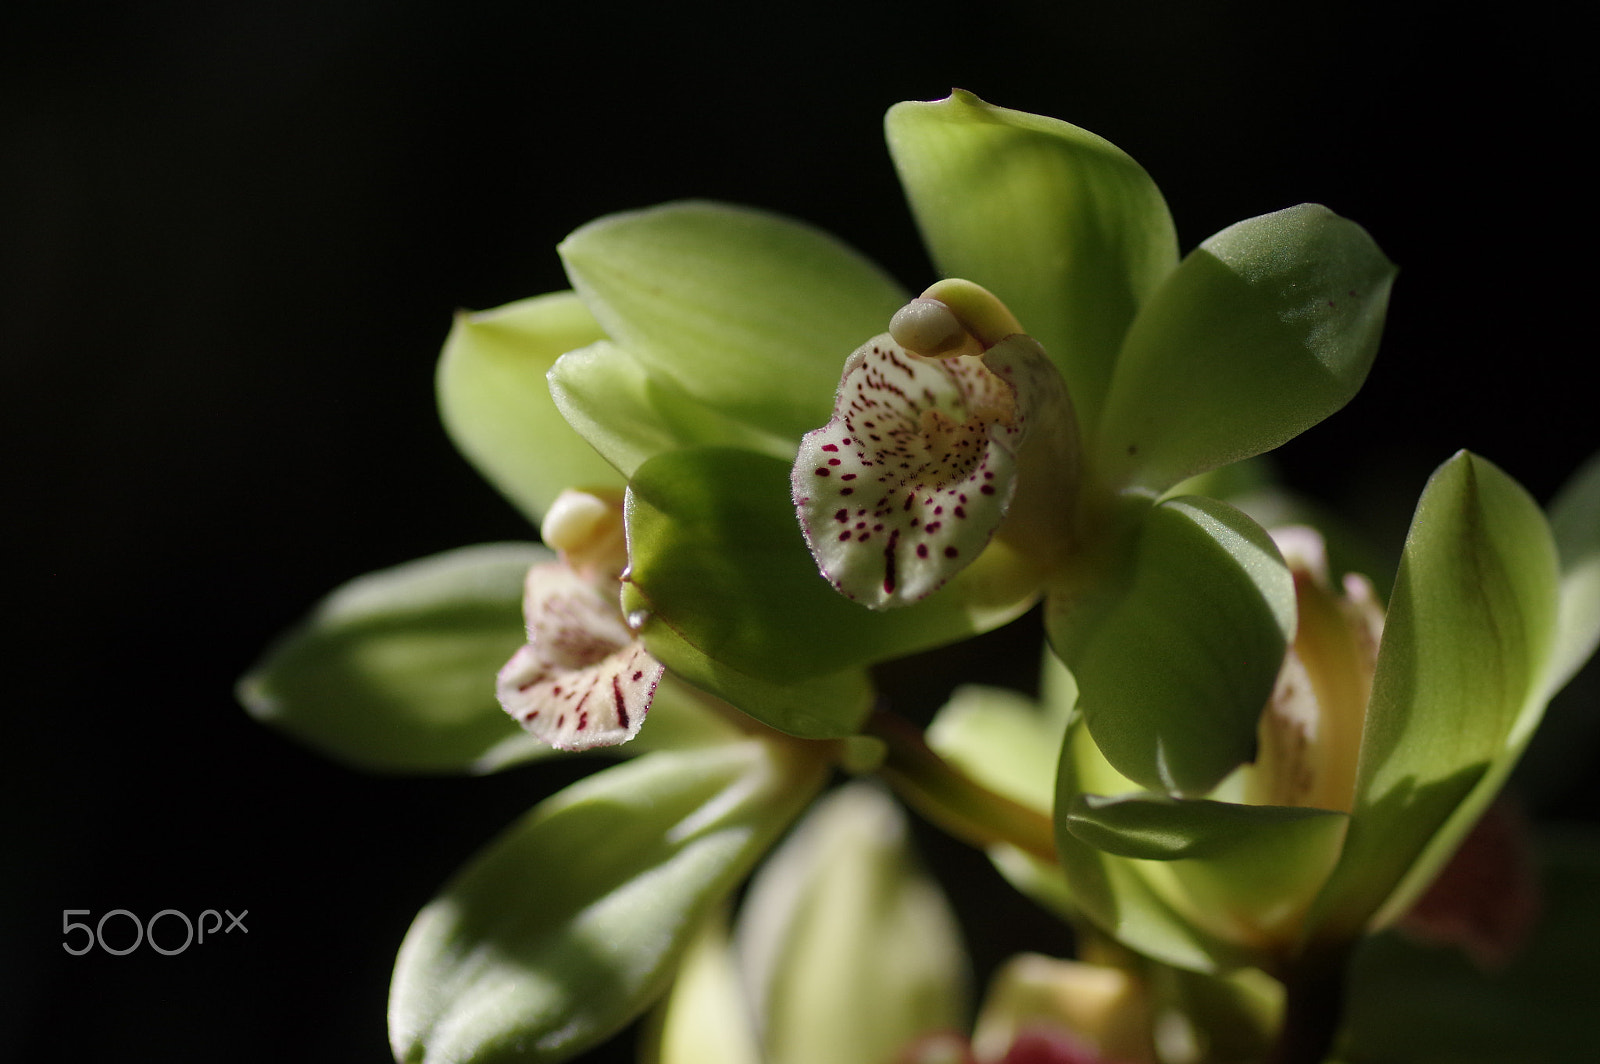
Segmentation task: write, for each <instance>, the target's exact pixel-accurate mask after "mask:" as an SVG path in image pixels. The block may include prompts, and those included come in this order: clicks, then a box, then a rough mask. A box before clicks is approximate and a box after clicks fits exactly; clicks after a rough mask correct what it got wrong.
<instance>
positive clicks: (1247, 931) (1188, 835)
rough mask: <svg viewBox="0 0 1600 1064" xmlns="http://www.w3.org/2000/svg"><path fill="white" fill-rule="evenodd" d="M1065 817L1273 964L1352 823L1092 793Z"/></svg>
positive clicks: (1185, 909)
mask: <svg viewBox="0 0 1600 1064" xmlns="http://www.w3.org/2000/svg"><path fill="white" fill-rule="evenodd" d="M1063 812H1064V814H1065V823H1066V828H1067V830H1068V831H1070V832H1071V833H1072V834H1074V835H1076V836H1077V837H1078V838H1080V839H1082V840H1083V841H1084V842H1086V843H1088V844H1089V845H1091V846H1094V847H1095V848H1096V849H1100V850H1104V851H1106V852H1107V853H1110V854H1115V855H1117V856H1119V857H1128V858H1134V859H1135V860H1137V861H1139V862H1140V864H1141V866H1142V867H1143V870H1144V873H1145V877H1146V880H1147V881H1148V882H1149V883H1150V884H1151V885H1152V886H1153V887H1154V888H1155V889H1156V890H1157V891H1158V892H1159V893H1161V894H1162V895H1163V896H1164V897H1165V898H1166V900H1167V901H1168V902H1169V903H1170V904H1172V905H1173V907H1174V908H1176V909H1178V910H1179V911H1180V912H1182V913H1184V914H1185V915H1186V916H1187V917H1188V918H1189V919H1191V920H1193V921H1194V922H1195V923H1196V924H1198V925H1199V926H1201V927H1205V928H1207V929H1209V930H1210V931H1212V932H1213V933H1215V934H1217V935H1219V936H1222V937H1225V938H1228V939H1232V940H1235V941H1238V942H1241V943H1243V944H1246V945H1248V946H1251V947H1254V948H1259V949H1261V950H1262V951H1263V953H1264V954H1267V955H1270V954H1271V953H1272V952H1273V951H1274V949H1275V947H1279V946H1289V945H1292V944H1293V943H1294V941H1295V940H1296V938H1297V937H1298V934H1299V931H1300V918H1301V917H1302V916H1303V914H1304V913H1305V911H1306V907H1307V906H1308V905H1309V904H1310V903H1311V900H1312V898H1313V897H1315V895H1316V891H1317V889H1318V888H1319V887H1320V886H1321V885H1322V883H1323V880H1324V879H1325V878H1326V877H1327V875H1328V872H1329V871H1330V870H1331V869H1332V868H1333V865H1334V862H1335V861H1336V860H1337V859H1338V856H1339V844H1340V843H1341V842H1342V841H1343V839H1344V832H1345V824H1346V821H1347V819H1348V818H1347V817H1346V815H1345V814H1343V813H1335V812H1329V811H1328V810H1325V809H1307V808H1299V807H1292V806H1270V805H1235V804H1233V803H1231V802H1215V801H1209V800H1183V799H1174V798H1167V797H1165V796H1162V795H1153V794H1131V795H1121V796H1118V797H1111V798H1105V797H1100V796H1097V795H1093V794H1084V795H1079V796H1078V797H1077V798H1076V799H1074V801H1073V803H1072V804H1071V805H1070V806H1069V807H1067V808H1066V809H1065V810H1064V811H1063ZM1147 862H1157V863H1156V864H1155V865H1153V866H1152V865H1149V864H1148V863H1147Z"/></svg>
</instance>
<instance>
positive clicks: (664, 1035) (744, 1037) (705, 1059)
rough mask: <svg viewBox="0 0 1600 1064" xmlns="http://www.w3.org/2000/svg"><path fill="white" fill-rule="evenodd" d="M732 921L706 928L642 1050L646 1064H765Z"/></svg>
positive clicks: (720, 919)
mask: <svg viewBox="0 0 1600 1064" xmlns="http://www.w3.org/2000/svg"><path fill="white" fill-rule="evenodd" d="M727 923H728V916H727V913H726V912H718V913H716V914H715V915H713V916H711V917H710V918H709V919H707V920H706V921H705V923H704V924H703V925H701V928H700V932H699V933H698V934H697V935H695V937H694V941H692V942H691V943H690V944H689V948H688V949H687V950H686V951H685V952H684V957H683V963H682V964H680V965H679V966H678V976H677V978H676V979H675V980H673V983H672V990H671V992H670V993H668V994H667V997H666V998H665V999H664V1000H663V1001H662V1003H661V1007H660V1009H659V1010H658V1011H657V1013H656V1016H655V1018H654V1022H653V1023H652V1024H651V1025H650V1028H649V1029H648V1030H647V1033H646V1035H645V1037H644V1039H643V1041H642V1043H641V1045H640V1053H639V1057H640V1061H641V1064H762V1061H761V1047H760V1045H759V1044H758V1043H757V1041H756V1033H755V1030H754V1028H753V1027H752V1025H751V1022H750V1018H749V1013H750V1009H749V1001H748V1000H747V998H746V996H745V992H744V986H743V985H742V983H741V982H740V979H739V970H738V965H737V963H736V961H735V958H734V954H733V949H732V946H731V945H730V943H729V939H728V926H727Z"/></svg>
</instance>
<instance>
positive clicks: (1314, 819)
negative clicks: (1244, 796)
mask: <svg viewBox="0 0 1600 1064" xmlns="http://www.w3.org/2000/svg"><path fill="white" fill-rule="evenodd" d="M1065 819H1066V826H1067V830H1068V831H1070V832H1072V833H1073V834H1074V835H1076V836H1078V838H1080V839H1082V840H1083V841H1084V842H1087V843H1088V844H1089V845H1091V846H1094V847H1096V848H1097V849H1101V850H1104V851H1106V852H1107V853H1114V854H1116V855H1117V856H1119V857H1133V858H1138V859H1140V860H1145V861H1183V860H1224V859H1229V858H1231V857H1233V856H1234V855H1235V854H1236V853H1237V852H1238V851H1241V850H1246V849H1250V850H1256V851H1259V852H1262V853H1271V852H1274V851H1275V850H1276V849H1277V848H1278V847H1288V848H1289V849H1291V850H1292V849H1294V848H1295V847H1296V846H1297V845H1298V844H1299V842H1300V840H1301V838H1302V836H1312V835H1317V836H1320V835H1322V834H1324V833H1326V832H1327V831H1329V830H1330V828H1329V827H1328V825H1329V824H1340V823H1342V822H1343V821H1344V820H1345V819H1346V818H1345V814H1343V813H1336V812H1332V811H1330V810H1327V809H1311V808H1307V807H1305V806H1290V805H1240V804H1238V803H1235V802H1217V801H1212V800H1210V799H1206V798H1170V797H1168V796H1166V795H1164V794H1122V795H1110V796H1107V795H1098V794H1080V795H1078V797H1077V798H1075V799H1074V800H1073V802H1072V804H1071V805H1070V806H1068V807H1067V809H1066V810H1065Z"/></svg>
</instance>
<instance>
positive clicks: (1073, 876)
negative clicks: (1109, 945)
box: [1056, 718, 1261, 972]
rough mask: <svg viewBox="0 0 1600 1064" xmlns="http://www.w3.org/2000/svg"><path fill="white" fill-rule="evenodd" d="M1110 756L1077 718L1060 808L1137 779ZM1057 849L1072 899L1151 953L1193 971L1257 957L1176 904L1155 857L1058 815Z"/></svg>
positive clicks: (1060, 779) (1059, 782) (1061, 777)
mask: <svg viewBox="0 0 1600 1064" xmlns="http://www.w3.org/2000/svg"><path fill="white" fill-rule="evenodd" d="M1134 786H1135V785H1134V783H1133V781H1131V780H1129V779H1127V778H1126V777H1124V776H1121V775H1120V774H1118V772H1117V771H1116V769H1114V768H1112V767H1111V765H1110V764H1109V763H1108V762H1107V761H1106V760H1105V757H1104V755H1102V754H1101V753H1100V751H1099V749H1098V748H1097V747H1096V746H1095V744H1094V741H1093V740H1092V739H1091V738H1090V737H1089V731H1088V729H1087V728H1086V727H1084V724H1083V721H1082V719H1081V718H1080V719H1078V720H1076V721H1074V722H1073V723H1072V725H1071V726H1070V727H1069V728H1068V730H1067V739H1066V743H1065V745H1064V746H1063V747H1062V753H1061V766H1060V770H1059V772H1058V774H1057V776H1056V808H1057V810H1067V809H1070V808H1072V806H1073V804H1074V803H1075V802H1076V801H1077V800H1078V798H1079V797H1080V796H1081V795H1083V794H1085V793H1113V792H1118V791H1127V790H1130V789H1132V788H1133V787H1134ZM1056 852H1057V855H1058V856H1059V858H1060V861H1061V869H1062V872H1063V873H1064V875H1065V877H1066V881H1067V885H1068V888H1069V889H1070V890H1071V893H1072V901H1073V903H1074V905H1076V906H1077V907H1078V908H1079V909H1081V910H1082V912H1083V913H1084V914H1085V915H1087V916H1088V917H1089V919H1090V920H1092V921H1093V922H1094V923H1095V924H1096V925H1097V926H1098V927H1099V928H1100V929H1101V930H1102V931H1104V932H1106V934H1108V935H1111V936H1112V937H1113V938H1115V939H1117V940H1118V941H1119V942H1122V943H1123V944H1124V945H1127V946H1129V947H1131V948H1133V949H1135V950H1138V951H1139V952H1141V953H1144V954H1146V955H1147V956H1150V957H1153V958H1155V959H1157V960H1160V961H1164V962H1165V963H1167V964H1172V965H1176V966H1177V967H1180V968H1188V969H1192V970H1194V971H1202V972H1211V971H1219V970H1222V969H1226V968H1233V967H1238V966H1240V965H1244V964H1251V963H1256V962H1258V961H1259V960H1260V959H1261V958H1260V957H1258V956H1255V955H1253V954H1252V953H1251V952H1250V951H1249V950H1248V949H1246V948H1245V947H1244V946H1242V945H1241V944H1239V943H1237V942H1230V941H1229V940H1228V939H1226V938H1224V937H1222V936H1220V935H1218V934H1217V933H1216V932H1214V931H1213V930H1211V929H1209V928H1207V927H1205V926H1204V925H1203V924H1201V923H1199V922H1197V921H1195V920H1193V919H1190V918H1189V917H1188V916H1186V915H1184V914H1182V913H1180V912H1179V911H1178V910H1177V909H1176V908H1174V906H1173V904H1172V902H1171V901H1170V900H1169V899H1168V898H1166V897H1163V896H1162V894H1161V893H1159V892H1158V891H1157V890H1156V889H1155V888H1154V887H1153V886H1152V885H1151V882H1150V879H1149V875H1148V873H1149V870H1150V864H1149V862H1140V861H1136V860H1134V859H1132V858H1128V857H1119V856H1116V855H1114V854H1111V853H1108V852H1106V851H1105V850H1102V849H1099V848H1098V847H1096V846H1092V845H1090V844H1089V843H1087V842H1084V841H1083V840H1082V839H1080V838H1079V837H1078V836H1077V835H1076V834H1075V833H1074V832H1072V831H1071V830H1069V828H1068V826H1067V821H1066V817H1065V816H1062V815H1058V816H1057V817H1056Z"/></svg>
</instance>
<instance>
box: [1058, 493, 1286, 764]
mask: <svg viewBox="0 0 1600 1064" xmlns="http://www.w3.org/2000/svg"><path fill="white" fill-rule="evenodd" d="M1106 565H1107V569H1106V570H1105V571H1102V572H1099V573H1093V572H1092V571H1091V572H1090V574H1089V575H1090V577H1091V578H1092V579H1094V580H1095V582H1094V583H1092V584H1089V585H1088V586H1087V587H1086V588H1083V589H1081V590H1073V591H1066V592H1064V593H1059V594H1055V595H1053V596H1052V598H1051V601H1050V607H1049V612H1048V614H1047V616H1046V624H1047V626H1048V627H1049V630H1050V639H1051V643H1052V645H1053V646H1054V647H1055V649H1056V652H1057V653H1058V654H1060V656H1061V658H1062V660H1063V661H1065V662H1066V664H1067V667H1068V668H1070V669H1071V670H1072V673H1073V675H1074V676H1075V677H1076V679H1077V681H1078V688H1079V706H1080V708H1081V710H1082V712H1083V714H1084V716H1085V719H1086V720H1087V722H1088V726H1089V730H1090V731H1091V732H1092V733H1093V735H1094V738H1095V742H1096V743H1098V744H1099V746H1100V749H1101V750H1102V751H1104V753H1105V756H1106V757H1107V758H1108V759H1109V760H1110V761H1111V763H1112V764H1113V765H1115V766H1116V767H1117V769H1118V770H1119V771H1120V772H1122V773H1123V774H1124V775H1126V776H1128V777H1129V778H1131V779H1133V780H1135V781H1137V782H1138V783H1139V784H1140V785H1141V786H1144V787H1148V788H1150V789H1152V790H1163V791H1170V792H1173V793H1177V794H1189V795H1199V794H1203V793H1205V792H1206V791H1209V790H1210V789H1211V788H1212V787H1214V786H1216V784H1217V783H1218V782H1220V781H1221V779H1222V778H1223V777H1224V776H1226V775H1227V774H1228V773H1229V772H1231V771H1232V770H1233V769H1234V768H1235V767H1236V766H1238V765H1240V764H1242V763H1243V762H1245V761H1247V760H1249V759H1250V758H1251V757H1252V756H1253V752H1254V749H1255V743H1256V723H1257V720H1258V719H1259V717H1260V715H1261V710H1262V707H1263V706H1265V705H1266V703H1267V698H1268V697H1269V696H1270V695H1271V693H1272V686H1273V683H1274V681H1275V680H1276V678H1277V674H1278V669H1279V667H1280V666H1281V665H1282V663H1283V656H1284V653H1285V649H1286V647H1287V644H1288V640H1289V638H1290V637H1291V636H1292V634H1293V632H1294V618H1295V603H1294V583H1293V580H1292V579H1291V577H1290V576H1289V571H1288V569H1287V568H1286V567H1285V566H1284V564H1283V560H1282V558H1281V557H1280V556H1279V554H1278V549H1277V547H1275V546H1274V545H1273V543H1272V540H1271V539H1270V538H1268V536H1267V534H1266V533H1265V532H1264V531H1262V530H1261V528H1260V526H1258V525H1257V524H1255V522H1253V521H1251V520H1250V519H1249V518H1248V517H1246V516H1245V515H1244V514H1242V513H1240V512H1239V511H1238V510H1235V509H1233V508H1232V507H1230V506H1228V505H1227V504H1226V503H1221V502H1217V501H1216V500H1214V499H1205V498H1201V497H1199V496H1185V497H1181V498H1176V499H1168V500H1166V501H1164V502H1162V503H1161V504H1160V505H1158V506H1156V507H1154V508H1153V509H1152V510H1151V511H1150V512H1149V514H1148V516H1146V517H1145V519H1144V521H1143V523H1142V525H1141V526H1140V527H1139V529H1138V531H1137V533H1136V535H1135V537H1134V541H1133V543H1132V545H1131V549H1130V550H1129V551H1128V552H1127V554H1126V556H1125V557H1123V558H1121V559H1119V560H1116V561H1110V562H1107V563H1106Z"/></svg>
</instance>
